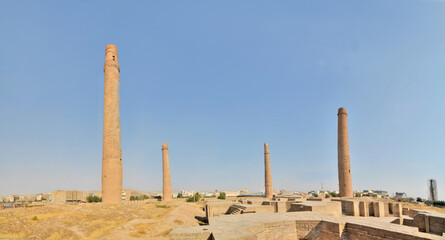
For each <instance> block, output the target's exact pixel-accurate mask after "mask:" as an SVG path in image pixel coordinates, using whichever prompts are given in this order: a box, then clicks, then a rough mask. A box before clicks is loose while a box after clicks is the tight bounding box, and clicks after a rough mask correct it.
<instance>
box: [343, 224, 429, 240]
mask: <svg viewBox="0 0 445 240" xmlns="http://www.w3.org/2000/svg"><path fill="white" fill-rule="evenodd" d="M345 230H346V231H345V236H344V237H343V236H342V239H360V240H375V239H389V240H405V239H410V240H424V239H425V238H422V237H416V236H413V235H408V234H404V233H400V232H394V231H390V230H382V229H379V228H373V227H370V226H363V225H358V224H353V223H346V227H345Z"/></svg>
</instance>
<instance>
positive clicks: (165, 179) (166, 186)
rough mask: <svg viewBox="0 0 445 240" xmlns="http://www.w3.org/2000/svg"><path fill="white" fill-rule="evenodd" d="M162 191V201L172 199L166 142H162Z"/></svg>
mask: <svg viewBox="0 0 445 240" xmlns="http://www.w3.org/2000/svg"><path fill="white" fill-rule="evenodd" d="M162 183H163V188H162V193H163V198H164V201H170V200H172V184H171V181H170V163H169V161H168V143H164V144H162Z"/></svg>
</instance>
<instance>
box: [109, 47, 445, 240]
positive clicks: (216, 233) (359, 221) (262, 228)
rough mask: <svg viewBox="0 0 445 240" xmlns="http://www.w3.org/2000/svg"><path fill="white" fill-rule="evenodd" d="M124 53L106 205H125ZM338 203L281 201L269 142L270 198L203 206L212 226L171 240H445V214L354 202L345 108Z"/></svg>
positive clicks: (112, 55) (113, 53)
mask: <svg viewBox="0 0 445 240" xmlns="http://www.w3.org/2000/svg"><path fill="white" fill-rule="evenodd" d="M119 72H120V69H119V64H118V59H117V48H116V46H115V45H107V46H106V50H105V65H104V75H105V91H104V126H103V158H102V196H103V202H104V203H121V198H122V196H121V195H122V151H121V139H120V110H119ZM337 116H338V142H337V143H338V184H339V197H335V196H334V197H330V196H326V197H320V198H317V197H304V196H300V195H274V194H273V185H272V172H271V164H270V152H269V145H268V143H264V184H265V194H264V196H263V197H262V196H259V197H249V198H240V197H238V198H232V199H230V200H219V199H211V200H206V201H204V207H203V211H205V214H206V217H205V221H204V222H205V223H206V225H201V226H192V227H179V228H175V229H173V230H172V231H171V232H170V233H169V238H170V239H171V240H182V239H184V240H185V239H188V240H194V239H196V240H198V239H199V240H214V239H217V240H224V239H245V240H247V239H261V240H262V239H264V240H269V239H277V240H278V239H301V240H303V239H304V240H309V239H327V240H333V239H344V240H347V239H365V240H368V239H369V240H371V239H392V240H395V239H400V240H402V239H419V240H420V239H444V237H443V234H444V233H445V214H440V213H437V212H434V211H429V210H417V209H410V208H408V207H404V206H403V205H402V203H399V202H394V201H391V200H388V199H373V198H354V196H353V194H354V192H353V189H352V178H351V162H350V156H349V140H348V124H347V111H346V109H345V108H339V109H338V113H337ZM162 172H163V200H164V201H171V200H172V189H171V177H170V164H169V156H168V143H164V144H162Z"/></svg>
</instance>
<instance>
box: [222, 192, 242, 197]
mask: <svg viewBox="0 0 445 240" xmlns="http://www.w3.org/2000/svg"><path fill="white" fill-rule="evenodd" d="M222 192H225V193H226V197H236V196H238V195H240V191H238V192H231V191H222Z"/></svg>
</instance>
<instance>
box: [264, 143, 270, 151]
mask: <svg viewBox="0 0 445 240" xmlns="http://www.w3.org/2000/svg"><path fill="white" fill-rule="evenodd" d="M264 153H269V144H268V143H264Z"/></svg>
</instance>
